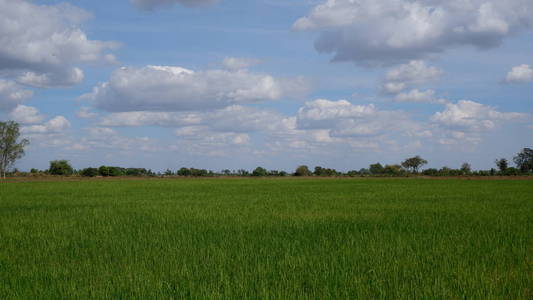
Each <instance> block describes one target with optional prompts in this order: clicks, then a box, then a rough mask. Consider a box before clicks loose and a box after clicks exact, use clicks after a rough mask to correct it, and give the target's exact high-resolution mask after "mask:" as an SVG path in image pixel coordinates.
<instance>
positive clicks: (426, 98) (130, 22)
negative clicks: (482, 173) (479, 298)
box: [0, 0, 533, 171]
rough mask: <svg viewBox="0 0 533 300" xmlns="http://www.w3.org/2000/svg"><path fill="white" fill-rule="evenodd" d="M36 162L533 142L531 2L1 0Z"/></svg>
mask: <svg viewBox="0 0 533 300" xmlns="http://www.w3.org/2000/svg"><path fill="white" fill-rule="evenodd" d="M0 120H15V121H16V122H18V123H19V124H21V130H22V135H23V136H24V137H26V138H28V139H29V140H30V143H31V144H30V145H29V146H28V148H27V151H26V156H25V157H24V158H23V159H21V160H20V161H19V162H17V164H16V167H17V168H19V169H21V170H28V169H30V168H38V169H46V168H47V167H48V164H49V161H51V160H56V159H67V160H69V161H70V162H71V164H72V165H73V166H74V167H75V168H85V167H90V166H93V167H94V166H96V167H98V166H100V165H113V166H122V167H144V168H150V169H152V170H158V171H163V170H166V169H172V170H176V169H179V168H181V167H196V168H206V169H211V170H215V171H218V170H222V169H241V168H244V169H253V168H255V167H257V166H262V167H265V168H267V169H283V170H287V171H291V170H294V169H295V168H296V167H297V166H299V165H309V166H311V167H313V166H317V165H320V166H323V167H329V168H336V169H338V170H343V171H347V170H353V169H360V168H363V167H367V166H368V165H369V164H371V163H375V162H381V163H382V164H397V163H400V162H401V161H402V160H403V159H405V158H407V157H411V156H414V155H421V156H422V157H423V158H425V159H427V160H428V161H429V164H428V165H427V166H426V167H435V168H440V167H443V166H447V167H452V168H458V167H460V165H461V164H462V163H463V162H469V163H470V164H471V165H472V167H473V168H474V169H488V168H491V167H493V166H494V160H495V159H496V158H507V159H512V158H513V156H514V155H515V154H516V153H517V152H519V151H520V150H521V149H522V148H525V147H533V1H530V0H506V1H500V0H447V1H439V0H313V1H310V0H232V1H229V0H115V1H92V0H76V1H74V0H73V1H53V0H48V1H46V0H41V1H38V0H35V1H30V0H0Z"/></svg>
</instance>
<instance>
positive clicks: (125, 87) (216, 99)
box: [81, 66, 308, 112]
mask: <svg viewBox="0 0 533 300" xmlns="http://www.w3.org/2000/svg"><path fill="white" fill-rule="evenodd" d="M307 90H308V83H307V81H306V80H305V79H303V78H289V79H281V78H274V77H273V76H271V75H267V74H259V73H252V72H248V71H246V70H237V71H230V70H207V71H197V72H195V71H192V70H188V69H184V68H180V67H170V66H146V67H144V68H126V67H123V68H120V69H118V70H116V71H115V72H113V74H112V75H111V78H110V80H109V81H108V82H105V83H102V84H100V85H98V86H96V87H95V88H94V89H93V91H92V92H91V93H89V94H86V95H83V96H82V97H81V99H84V100H88V101H90V102H92V103H93V105H95V106H96V107H98V108H100V109H103V110H106V111H110V112H126V111H185V110H201V109H216V108H223V107H227V106H231V105H237V104H244V103H257V102H263V101H272V100H278V99H281V98H282V97H291V96H298V95H299V94H300V95H301V94H304V93H305V92H307Z"/></svg>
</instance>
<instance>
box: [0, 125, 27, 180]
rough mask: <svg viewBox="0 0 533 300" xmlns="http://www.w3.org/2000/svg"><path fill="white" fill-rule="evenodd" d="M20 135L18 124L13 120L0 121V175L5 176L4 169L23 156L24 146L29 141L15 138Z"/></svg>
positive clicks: (7, 168)
mask: <svg viewBox="0 0 533 300" xmlns="http://www.w3.org/2000/svg"><path fill="white" fill-rule="evenodd" d="M19 137H20V128H19V124H18V123H16V122H13V121H8V122H0V177H1V178H6V171H7V170H9V168H11V167H12V166H13V165H14V164H15V162H16V161H17V159H20V158H22V156H24V147H26V146H27V145H28V144H29V143H30V142H29V141H28V140H27V139H22V140H21V141H20V142H17V140H18V139H19Z"/></svg>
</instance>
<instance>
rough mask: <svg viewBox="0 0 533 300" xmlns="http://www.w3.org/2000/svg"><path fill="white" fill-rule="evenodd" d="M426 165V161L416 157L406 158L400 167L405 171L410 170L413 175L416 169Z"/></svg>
mask: <svg viewBox="0 0 533 300" xmlns="http://www.w3.org/2000/svg"><path fill="white" fill-rule="evenodd" d="M427 163H428V161H427V160H425V159H423V158H422V157H420V156H418V155H417V156H415V157H411V158H408V159H406V160H405V161H404V162H402V167H404V168H406V169H407V170H410V171H411V172H413V173H418V169H419V168H420V167H422V166H423V165H425V164H427Z"/></svg>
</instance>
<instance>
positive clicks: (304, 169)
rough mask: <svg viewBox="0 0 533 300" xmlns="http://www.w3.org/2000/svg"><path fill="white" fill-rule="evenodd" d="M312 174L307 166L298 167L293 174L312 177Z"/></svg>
mask: <svg viewBox="0 0 533 300" xmlns="http://www.w3.org/2000/svg"><path fill="white" fill-rule="evenodd" d="M312 175H313V173H312V172H311V171H310V170H309V167H308V166H299V167H298V168H296V171H295V172H294V176H312Z"/></svg>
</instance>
